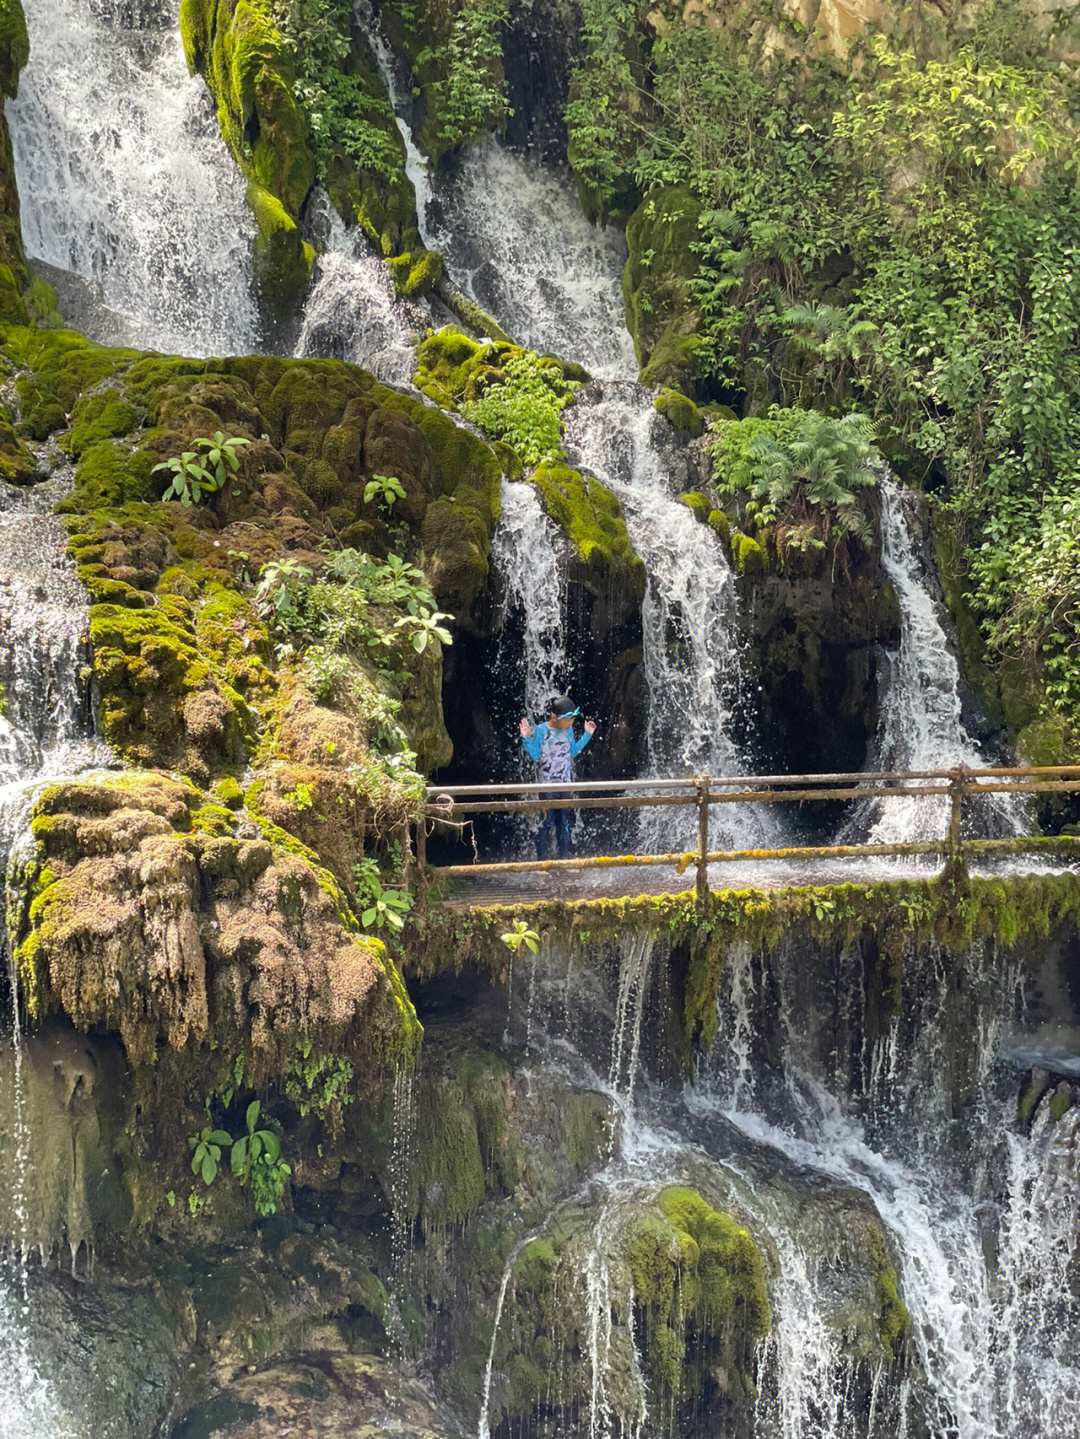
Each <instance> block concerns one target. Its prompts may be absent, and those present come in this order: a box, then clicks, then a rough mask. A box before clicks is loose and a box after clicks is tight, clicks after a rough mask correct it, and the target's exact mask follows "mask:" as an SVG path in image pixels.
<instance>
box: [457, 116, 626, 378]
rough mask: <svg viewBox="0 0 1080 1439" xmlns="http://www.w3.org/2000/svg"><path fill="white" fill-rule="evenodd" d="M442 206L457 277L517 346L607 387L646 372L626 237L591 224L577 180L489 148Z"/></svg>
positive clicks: (470, 156)
mask: <svg viewBox="0 0 1080 1439" xmlns="http://www.w3.org/2000/svg"><path fill="white" fill-rule="evenodd" d="M433 201H434V204H433V206H432V212H433V214H434V215H435V216H436V217H437V222H436V224H435V225H434V227H433V230H434V233H433V240H434V243H435V244H436V246H437V247H438V248H440V249H442V250H443V251H444V253H445V254H446V256H447V257H448V263H449V267H450V273H451V275H452V276H453V278H454V279H455V280H456V281H457V282H458V283H459V284H460V285H461V286H462V288H463V289H464V290H465V292H466V293H467V294H468V295H469V297H470V298H471V299H473V300H475V302H476V303H477V304H478V305H479V306H480V307H481V308H482V309H484V310H486V311H487V313H488V314H489V315H491V316H493V317H494V319H496V320H497V321H498V322H499V324H500V325H502V326H503V328H504V329H505V330H506V331H507V333H508V334H510V335H512V336H513V338H514V339H515V340H517V341H519V342H520V343H521V344H523V345H526V346H528V348H529V349H532V350H537V351H539V352H540V353H551V354H556V355H559V356H561V357H562V358H563V359H570V360H576V361H577V362H578V363H579V364H582V365H584V366H585V368H586V369H587V370H588V371H589V372H590V373H591V374H593V375H597V376H600V377H609V378H612V379H617V378H626V377H628V376H630V375H633V374H635V373H636V372H637V363H636V361H635V358H634V347H633V344H632V342H631V339H630V335H629V332H628V331H627V329H626V321H625V314H624V309H623V298H622V271H623V266H624V264H625V262H626V244H625V241H624V239H623V236H622V232H621V231H620V230H619V229H617V228H616V227H615V226H612V228H611V229H610V230H600V229H598V228H597V227H596V226H595V225H593V224H591V223H590V222H589V220H588V219H587V217H586V216H585V213H584V211H583V210H582V208H581V205H580V202H579V201H578V198H577V195H576V193H575V191H574V188H573V185H572V183H571V181H570V178H569V176H564V175H562V174H561V173H559V172H557V171H554V170H551V169H549V168H547V167H544V166H542V165H540V164H538V163H536V162H534V161H530V160H528V159H524V158H522V157H521V156H520V155H515V154H514V153H513V152H512V151H510V150H506V149H504V148H503V147H502V146H501V145H499V144H498V142H497V141H496V140H493V139H487V140H485V141H484V143H483V144H482V145H478V146H476V147H475V148H473V149H471V150H469V151H467V152H466V154H465V155H464V156H463V158H462V159H461V161H460V162H459V164H458V166H457V168H456V170H455V171H454V173H453V175H452V176H451V177H450V178H449V179H448V180H446V181H442V180H440V181H439V182H438V184H437V185H436V186H435V188H434V190H433Z"/></svg>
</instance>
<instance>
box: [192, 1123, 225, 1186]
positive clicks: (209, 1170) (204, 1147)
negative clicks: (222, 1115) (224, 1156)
mask: <svg viewBox="0 0 1080 1439" xmlns="http://www.w3.org/2000/svg"><path fill="white" fill-rule="evenodd" d="M188 1144H189V1145H190V1146H191V1148H192V1149H193V1150H194V1153H193V1154H192V1156H191V1172H192V1174H196V1175H198V1176H199V1178H200V1179H201V1180H202V1182H203V1183H204V1184H205V1185H206V1186H207V1187H209V1186H210V1185H211V1184H213V1182H214V1180H215V1178H216V1177H217V1172H218V1168H219V1166H220V1164H221V1151H222V1150H223V1149H228V1148H229V1146H230V1145H231V1144H232V1136H231V1135H229V1134H227V1133H226V1132H225V1130H224V1129H214V1128H212V1127H211V1126H210V1125H206V1127H205V1128H203V1129H202V1130H200V1131H199V1133H198V1134H193V1135H192V1136H191V1138H190V1139H189V1140H188Z"/></svg>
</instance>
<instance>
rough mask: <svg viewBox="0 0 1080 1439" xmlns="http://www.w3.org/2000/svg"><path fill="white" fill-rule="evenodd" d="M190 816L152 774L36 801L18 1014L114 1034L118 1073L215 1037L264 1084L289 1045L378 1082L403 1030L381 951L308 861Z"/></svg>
mask: <svg viewBox="0 0 1080 1439" xmlns="http://www.w3.org/2000/svg"><path fill="white" fill-rule="evenodd" d="M198 806H199V795H198V792H197V791H195V790H194V789H193V788H190V787H188V786H185V785H183V784H181V783H178V782H177V781H174V780H170V779H168V778H167V777H165V776H163V775H154V774H141V775H140V774H127V775H125V776H123V778H119V777H118V778H116V779H109V778H103V779H102V780H101V781H100V782H96V783H95V782H92V781H83V782H79V783H72V784H65V785H60V786H57V787H56V788H54V789H52V790H50V791H48V792H47V793H46V794H45V795H44V796H43V798H42V800H41V802H40V804H39V807H38V813H37V818H36V820H35V833H36V836H37V839H38V842H39V845H40V847H41V852H42V863H41V865H40V867H38V868H37V871H36V874H35V875H34V877H33V880H32V882H31V883H30V884H29V885H28V887H27V892H26V897H27V899H28V901H29V902H28V903H25V904H24V906H23V914H22V917H21V922H20V924H19V927H18V930H17V933H16V936H15V939H16V945H17V962H18V963H19V965H20V967H21V977H22V982H23V986H24V989H25V991H26V994H27V999H28V1007H29V1008H30V1010H31V1012H32V1013H34V1014H36V1015H39V1016H40V1015H45V1014H47V1013H49V1012H53V1011H61V1012H63V1013H65V1014H67V1015H68V1017H69V1018H70V1019H71V1020H72V1022H73V1023H74V1024H75V1025H76V1026H77V1027H78V1028H80V1029H84V1030H85V1029H90V1028H101V1029H105V1030H112V1031H116V1032H117V1033H119V1035H120V1037H121V1039H122V1041H123V1044H124V1048H125V1051H126V1053H127V1056H128V1058H129V1060H130V1061H131V1062H132V1063H134V1064H149V1063H151V1062H152V1060H153V1059H154V1055H155V1050H156V1047H157V1045H158V1044H159V1043H165V1044H168V1045H169V1046H170V1047H171V1048H172V1049H174V1050H177V1051H184V1050H188V1049H197V1048H201V1047H203V1046H206V1045H210V1044H211V1043H212V1042H216V1041H217V1039H218V1038H220V1039H221V1040H222V1042H225V1043H226V1044H227V1045H228V1046H229V1048H230V1052H236V1051H237V1050H240V1051H242V1052H243V1053H245V1055H246V1056H247V1057H248V1058H249V1059H250V1062H251V1065H252V1068H253V1070H254V1072H255V1073H259V1072H260V1071H261V1072H262V1073H266V1072H268V1071H273V1070H275V1069H280V1067H281V1065H282V1064H283V1063H284V1061H285V1059H286V1058H287V1056H288V1054H289V1053H290V1052H291V1050H292V1047H293V1046H294V1044H295V1041H296V1039H297V1037H299V1036H301V1035H307V1036H309V1037H310V1038H312V1040H314V1041H317V1042H318V1043H319V1044H320V1045H321V1046H322V1047H323V1048H327V1049H330V1050H332V1051H333V1052H340V1053H342V1054H348V1055H350V1056H352V1057H353V1059H354V1063H355V1064H356V1068H357V1071H358V1073H360V1074H363V1073H364V1072H365V1071H366V1073H367V1076H368V1079H369V1080H370V1081H371V1082H373V1083H374V1082H378V1081H380V1080H381V1076H382V1069H383V1065H384V1063H385V1062H386V1061H387V1059H388V1058H389V1057H390V1056H391V1055H392V1054H393V1053H394V1052H395V1051H400V1050H401V1049H402V1048H403V1047H404V1048H407V1047H408V1035H409V1034H410V1032H412V1031H414V1030H415V1019H414V1018H413V1017H412V1011H411V1006H409V1004H408V1001H407V999H405V998H404V997H403V993H402V992H401V989H400V981H398V980H397V976H396V971H395V970H394V969H393V966H392V965H391V964H390V963H389V961H388V960H387V958H386V956H385V952H384V950H383V946H382V944H381V943H380V942H379V941H377V940H373V939H369V938H367V937H365V936H362V935H359V934H358V933H356V932H355V930H354V929H353V928H351V927H350V920H349V918H348V916H347V912H346V911H345V909H344V906H343V904H342V902H341V898H340V894H339V893H338V892H337V891H336V889H335V887H334V885H333V882H332V881H331V880H330V877H329V876H328V875H326V873H325V871H322V872H320V871H319V870H318V869H317V868H316V866H315V865H314V864H313V863H312V862H311V860H310V859H307V858H305V857H304V856H303V855H302V854H297V853H293V854H290V853H289V852H287V851H286V850H285V849H284V848H282V847H280V846H276V845H272V844H270V843H268V842H267V841H266V840H265V839H263V838H261V837H259V836H258V835H254V836H251V837H245V836H242V835H239V834H235V833H230V832H229V828H230V826H229V825H228V824H227V823H223V822H222V819H221V816H220V815H215V816H214V817H213V818H212V819H209V817H208V816H207V817H201V816H200V812H199V809H198ZM225 813H227V811H226V812H225ZM208 819H209V822H207V821H208ZM282 837H283V838H285V836H282ZM31 892H33V898H30V894H31Z"/></svg>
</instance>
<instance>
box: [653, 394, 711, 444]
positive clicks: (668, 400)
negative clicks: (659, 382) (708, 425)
mask: <svg viewBox="0 0 1080 1439" xmlns="http://www.w3.org/2000/svg"><path fill="white" fill-rule="evenodd" d="M654 404H655V405H656V408H657V410H658V411H659V413H660V414H661V415H663V416H664V418H665V419H666V420H667V422H668V424H669V425H670V426H671V428H672V429H673V430H674V431H675V433H676V434H677V435H685V436H686V437H687V438H688V439H691V440H696V439H697V438H698V436H699V435H700V434H701V433H702V431H703V430H704V429H705V416H704V415H703V414H702V413H701V411H700V410H699V409H698V407H697V405H695V404H694V402H693V400H690V399H687V397H686V396H685V395H683V394H680V392H679V391H678V390H671V389H665V390H661V391H660V393H659V394H658V395H657V397H656V399H655V401H654Z"/></svg>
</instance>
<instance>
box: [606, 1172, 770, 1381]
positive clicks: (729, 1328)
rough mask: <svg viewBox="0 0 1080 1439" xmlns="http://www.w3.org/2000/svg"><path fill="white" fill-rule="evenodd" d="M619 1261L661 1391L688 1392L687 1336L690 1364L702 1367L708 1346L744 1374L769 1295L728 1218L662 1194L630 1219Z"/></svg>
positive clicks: (673, 1193)
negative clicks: (642, 1315)
mask: <svg viewBox="0 0 1080 1439" xmlns="http://www.w3.org/2000/svg"><path fill="white" fill-rule="evenodd" d="M626 1259H627V1263H628V1265H629V1268H630V1274H631V1277H632V1280H633V1286H634V1299H635V1302H636V1303H637V1304H639V1305H641V1306H642V1308H644V1309H645V1310H646V1311H647V1321H648V1322H647V1328H646V1354H647V1357H648V1360H649V1365H650V1368H651V1369H652V1371H653V1374H654V1375H655V1376H656V1378H658V1379H659V1380H660V1381H661V1383H662V1384H663V1385H664V1386H665V1387H666V1388H668V1389H669V1390H672V1391H674V1392H679V1391H680V1390H683V1389H685V1390H686V1391H687V1392H690V1393H693V1392H695V1389H696V1387H697V1386H696V1384H695V1383H694V1382H693V1381H692V1380H691V1381H690V1382H688V1379H689V1376H688V1375H687V1373H686V1368H687V1362H688V1360H687V1337H688V1334H689V1333H693V1334H694V1335H695V1338H696V1341H697V1343H696V1346H695V1356H694V1361H693V1362H694V1364H696V1365H700V1364H702V1363H703V1362H706V1361H705V1355H703V1353H702V1350H703V1349H704V1350H705V1354H708V1350H709V1349H710V1348H712V1347H713V1346H712V1345H709V1344H708V1341H710V1340H711V1341H713V1344H716V1345H719V1344H722V1347H723V1351H724V1354H723V1357H724V1358H725V1359H728V1360H729V1362H730V1361H731V1360H734V1362H735V1363H737V1364H740V1365H741V1366H742V1367H744V1368H746V1367H748V1364H749V1361H750V1356H751V1355H752V1353H753V1349H754V1346H755V1344H756V1343H757V1341H758V1340H759V1339H760V1338H761V1337H762V1336H763V1335H765V1334H766V1333H768V1330H769V1326H770V1323H771V1313H770V1306H769V1293H768V1285H767V1281H766V1272H765V1262H764V1259H763V1258H762V1255H761V1251H760V1250H759V1248H758V1246H757V1244H756V1243H755V1241H754V1239H753V1237H752V1236H751V1235H750V1233H749V1231H748V1230H746V1229H744V1228H743V1227H742V1226H741V1225H740V1224H739V1223H738V1222H737V1221H736V1220H735V1219H734V1218H733V1217H732V1216H731V1215H730V1214H725V1213H723V1212H722V1211H719V1210H716V1209H713V1208H712V1206H711V1205H709V1204H708V1203H706V1201H705V1200H704V1199H703V1198H702V1197H701V1195H700V1194H698V1193H697V1192H696V1190H693V1189H687V1188H683V1187H680V1186H673V1187H671V1188H668V1189H664V1190H662V1191H661V1193H660V1195H659V1196H658V1199H657V1204H656V1207H655V1209H653V1210H649V1211H647V1212H646V1213H644V1214H642V1215H641V1216H640V1217H638V1218H637V1219H636V1220H635V1222H634V1225H633V1228H632V1230H631V1232H630V1234H629V1237H628V1240H627V1244H626ZM708 1357H709V1358H714V1357H719V1356H716V1355H715V1354H708ZM729 1382H730V1381H729Z"/></svg>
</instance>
